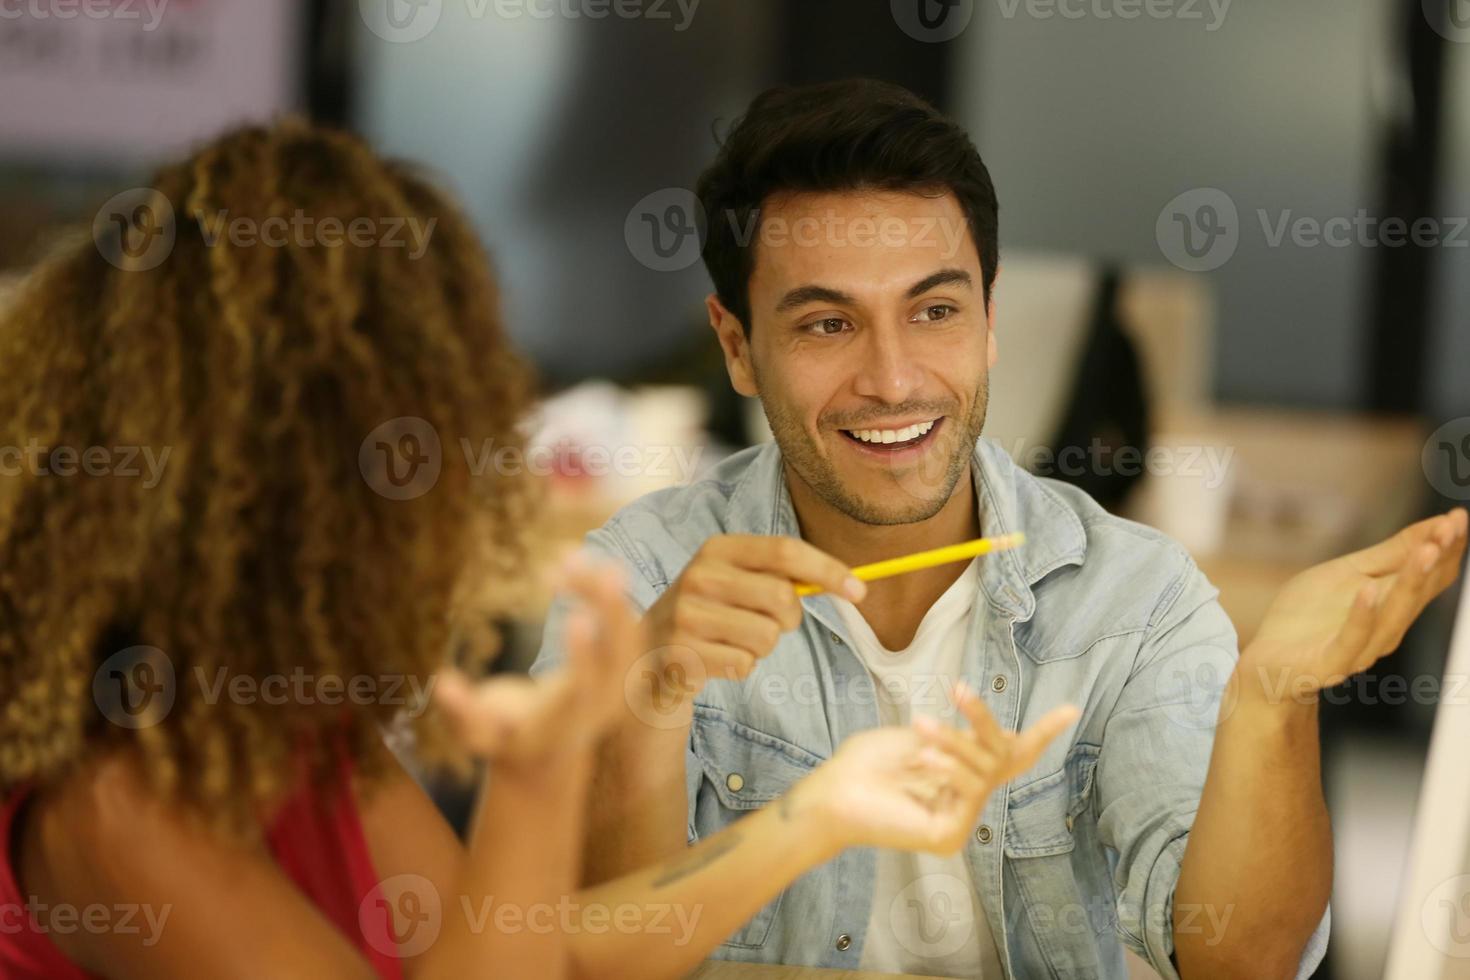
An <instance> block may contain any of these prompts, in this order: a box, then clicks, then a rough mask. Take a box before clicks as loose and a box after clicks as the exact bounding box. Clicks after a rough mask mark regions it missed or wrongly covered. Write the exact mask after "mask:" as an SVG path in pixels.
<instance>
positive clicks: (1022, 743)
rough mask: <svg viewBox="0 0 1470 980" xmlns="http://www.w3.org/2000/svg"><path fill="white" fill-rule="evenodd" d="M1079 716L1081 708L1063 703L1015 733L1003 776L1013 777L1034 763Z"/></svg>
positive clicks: (1080, 715)
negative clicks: (1018, 732)
mask: <svg viewBox="0 0 1470 980" xmlns="http://www.w3.org/2000/svg"><path fill="white" fill-rule="evenodd" d="M1081 717H1082V709H1080V708H1078V707H1077V706H1076V705H1071V704H1067V705H1063V706H1062V707H1060V708H1053V709H1051V710H1050V711H1048V712H1047V713H1046V714H1044V715H1042V717H1041V720H1040V721H1038V722H1037V723H1036V724H1034V725H1032V726H1031V727H1030V728H1028V729H1026V730H1025V731H1024V732H1021V733H1020V734H1019V735H1017V736H1016V741H1015V744H1014V745H1013V746H1012V749H1011V757H1010V760H1009V765H1008V766H1007V772H1006V773H1005V778H1006V779H1008V780H1009V779H1014V778H1015V777H1017V776H1019V775H1020V774H1021V773H1023V772H1025V771H1026V770H1027V769H1030V768H1031V767H1032V766H1034V765H1036V760H1037V759H1039V758H1041V753H1042V751H1043V750H1044V749H1045V748H1046V747H1047V746H1048V745H1050V744H1051V742H1052V740H1053V739H1055V738H1056V737H1057V736H1058V735H1060V734H1062V732H1065V731H1066V730H1067V729H1068V728H1071V727H1072V724H1073V723H1074V722H1075V721H1076V720H1077V719H1078V718H1081Z"/></svg>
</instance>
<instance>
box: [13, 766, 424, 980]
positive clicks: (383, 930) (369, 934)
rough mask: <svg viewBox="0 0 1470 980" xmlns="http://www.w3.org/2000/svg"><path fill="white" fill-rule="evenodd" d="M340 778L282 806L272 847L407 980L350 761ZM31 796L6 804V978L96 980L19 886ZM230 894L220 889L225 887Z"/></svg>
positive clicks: (313, 896)
mask: <svg viewBox="0 0 1470 980" xmlns="http://www.w3.org/2000/svg"><path fill="white" fill-rule="evenodd" d="M338 773H339V776H340V778H339V779H338V780H337V781H336V785H335V786H327V787H319V786H315V785H313V784H312V783H311V782H310V781H306V782H304V784H303V785H302V788H301V789H300V790H298V791H297V792H296V793H295V794H294V795H292V796H291V797H290V798H289V799H288V800H287V801H286V803H285V805H284V806H282V807H281V810H280V812H279V813H278V814H277V816H276V819H275V822H274V823H273V824H272V825H271V826H270V827H269V828H268V829H267V831H266V841H267V844H268V845H269V847H270V849H271V853H272V854H273V855H275V859H276V863H277V864H278V865H280V867H281V870H282V871H284V872H285V873H286V874H287V876H289V877H290V879H291V880H292V881H293V882H295V884H296V887H297V888H299V889H300V890H301V893H302V894H303V895H305V896H306V897H307V899H309V900H310V901H311V903H312V904H313V905H315V906H316V907H317V908H318V909H320V910H321V912H322V914H323V915H325V916H326V918H327V919H328V921H330V922H331V923H332V924H333V925H335V926H336V927H337V929H338V930H340V931H341V932H342V934H343V935H344V936H346V937H347V939H348V940H349V941H350V942H351V943H352V944H353V945H354V946H356V947H357V948H358V949H360V950H361V951H362V954H363V955H364V956H366V957H367V958H368V960H369V962H371V963H372V966H373V969H374V970H375V971H376V973H377V975H378V976H379V977H381V978H382V980H402V978H403V970H402V966H401V964H400V962H399V959H398V956H397V947H396V945H395V943H394V940H393V938H392V934H391V929H392V925H391V923H390V922H388V921H386V914H385V912H384V911H383V909H384V908H385V904H384V902H383V900H382V898H381V894H380V892H379V888H378V876H377V874H376V872H374V870H373V863H372V858H371V856H370V855H369V853H368V846H367V838H366V837H365V836H364V835H363V831H362V822H361V821H360V820H359V819H358V813H357V804H356V801H355V799H354V797H353V794H352V790H351V786H352V783H351V779H352V763H351V762H350V760H348V759H346V758H345V757H343V759H342V763H341V765H340V766H339V768H338ZM29 795H30V791H29V790H27V789H22V790H20V791H18V792H15V793H12V794H11V796H10V798H9V799H7V800H5V801H3V804H0V977H3V978H4V980H94V978H93V976H92V975H91V974H88V973H84V972H83V971H82V970H80V969H78V968H77V967H76V966H75V965H73V964H72V962H71V961H70V960H68V959H67V958H66V957H65V956H63V955H62V953H61V950H60V949H58V948H57V947H56V945H55V944H54V943H53V942H52V941H51V939H50V937H49V936H48V935H47V934H46V933H44V932H42V931H40V930H39V927H38V923H37V921H36V919H35V917H34V916H32V914H31V912H30V911H29V909H28V907H27V899H26V898H25V897H24V896H23V895H22V894H21V889H20V887H19V885H18V884H17V881H16V875H15V868H14V867H13V866H12V864H11V858H12V857H13V856H14V855H15V854H16V852H17V850H18V841H17V840H16V839H15V838H16V830H17V828H16V826H15V817H16V814H17V813H18V812H19V811H20V808H21V806H22V805H23V804H24V803H25V800H26V799H27V797H28V796H29ZM226 887H228V885H227V883H223V882H222V883H221V888H222V889H223V888H226ZM142 928H145V929H146V926H142ZM164 928H165V929H166V928H167V923H166V922H165V924H164Z"/></svg>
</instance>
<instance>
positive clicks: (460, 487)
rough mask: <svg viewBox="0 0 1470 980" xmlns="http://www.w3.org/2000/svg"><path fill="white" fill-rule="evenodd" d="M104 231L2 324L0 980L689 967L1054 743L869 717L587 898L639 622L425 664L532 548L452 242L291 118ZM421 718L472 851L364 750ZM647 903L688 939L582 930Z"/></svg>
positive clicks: (471, 245)
mask: <svg viewBox="0 0 1470 980" xmlns="http://www.w3.org/2000/svg"><path fill="white" fill-rule="evenodd" d="M405 227H407V228H410V229H415V230H416V231H417V232H419V233H421V239H420V240H419V241H418V242H417V243H416V244H417V245H418V246H419V247H417V248H412V247H404V246H405V245H408V244H409V243H408V242H406V241H404V239H403V236H402V235H401V231H402V229H403V228H405ZM394 230H397V232H398V233H399V234H398V235H397V237H396V239H395V240H396V241H397V243H398V244H396V245H395V244H394V243H393V242H392V241H390V238H394V234H393V232H394ZM94 239H95V240H87V241H81V242H77V243H74V244H71V245H70V246H68V247H66V248H64V249H62V250H61V251H60V252H59V253H58V254H57V255H55V256H53V257H52V258H51V259H50V260H48V261H47V262H45V263H44V264H43V265H42V266H41V267H40V268H38V269H37V270H36V271H35V272H34V273H33V274H32V275H31V276H30V277H29V279H28V280H27V281H26V282H25V283H24V285H23V286H22V288H21V289H20V291H19V293H18V295H17V296H15V298H14V302H13V305H12V306H10V308H9V309H8V311H7V312H6V313H5V315H4V316H3V318H0V364H3V365H4V372H5V373H4V380H3V383H0V430H3V431H0V446H6V447H13V449H14V450H15V451H14V452H11V451H10V450H7V451H6V454H7V455H6V458H5V459H0V464H5V465H4V466H3V471H4V472H3V475H0V841H3V842H4V843H5V848H4V850H3V852H0V975H3V976H5V977H7V978H32V977H61V978H67V977H91V976H106V977H183V976H190V977H192V976H198V975H208V976H234V975H240V976H261V975H265V976H280V975H292V976H295V975H303V976H305V975H321V976H333V977H347V976H364V977H367V976H378V977H400V976H412V977H427V976H444V975H452V976H460V975H463V974H464V973H465V971H467V970H471V969H478V970H479V971H480V972H481V975H490V976H509V977H516V978H522V977H526V978H541V977H547V978H553V977H559V976H564V975H572V974H574V975H578V976H588V977H599V978H601V977H617V976H628V977H633V976H636V977H640V978H645V977H652V976H677V975H680V974H682V973H683V972H685V971H687V970H688V969H689V968H691V967H692V966H693V965H694V964H696V963H697V962H698V961H699V960H700V959H702V958H703V957H704V955H706V954H707V953H708V951H710V950H712V949H713V948H714V947H715V946H716V945H718V944H719V943H720V942H721V941H722V940H723V939H724V938H725V937H726V936H727V935H728V934H729V933H730V932H732V931H733V930H734V929H735V928H736V927H738V926H739V924H740V923H741V922H743V921H744V920H746V919H748V918H749V917H750V916H752V915H753V914H755V913H756V912H757V911H758V910H759V909H760V908H761V906H762V905H764V904H765V903H766V902H768V901H770V900H771V899H772V898H773V897H774V896H775V895H776V894H777V893H778V892H779V891H780V889H781V888H782V887H784V886H785V884H787V883H788V882H789V881H791V880H792V879H794V878H795V877H796V876H797V875H799V874H801V873H802V872H804V871H805V870H807V869H808V868H810V867H813V866H814V865H816V864H818V863H820V862H822V861H825V860H828V859H829V858H831V857H833V856H834V855H835V854H836V853H837V852H838V851H840V850H841V849H842V848H843V847H846V846H851V845H867V846H891V847H907V848H916V849H918V848H923V849H937V850H944V851H953V850H954V849H956V848H958V847H959V846H960V843H961V841H962V840H963V839H964V837H965V835H966V834H967V833H968V831H969V828H970V826H971V824H972V823H973V821H974V819H975V816H976V814H977V813H978V810H979V808H980V806H981V805H983V802H984V799H985V797H986V795H987V794H988V792H989V790H990V789H991V788H992V787H993V786H994V785H996V784H997V783H998V782H1000V781H1003V780H1004V778H1007V776H1008V774H1009V773H1010V772H1012V771H1019V769H1020V768H1024V767H1025V766H1027V765H1029V763H1030V761H1031V760H1033V759H1034V758H1035V755H1036V754H1037V753H1038V752H1039V751H1040V748H1041V747H1042V745H1044V744H1045V742H1046V741H1047V740H1048V739H1049V738H1050V737H1051V735H1054V734H1055V731H1054V730H1053V731H1047V732H1032V733H1028V734H1027V735H1023V736H1012V735H1010V734H1008V733H1001V735H997V736H994V738H995V739H999V741H995V742H994V744H991V745H989V746H988V749H989V750H990V751H989V753H988V754H987V753H986V752H985V751H982V744H981V743H982V741H983V740H982V737H981V736H978V735H972V733H969V732H966V733H964V734H963V735H962V734H961V733H958V732H956V731H953V730H942V731H940V730H936V731H925V732H918V731H915V730H910V729H885V730H878V731H875V732H870V733H865V734H864V735H862V736H859V737H856V738H854V739H851V740H849V742H848V743H846V744H845V745H844V746H843V747H842V749H841V750H840V751H839V752H838V753H836V755H835V756H834V758H833V759H832V760H830V761H829V762H828V763H826V764H825V765H823V766H821V767H819V768H818V769H817V770H816V771H815V772H813V773H812V774H811V775H810V776H808V777H807V778H806V779H804V780H802V781H801V782H799V783H797V784H796V786H795V787H794V788H793V789H792V790H791V791H790V792H788V794H787V795H786V796H785V797H784V798H783V799H782V800H781V801H780V805H779V806H771V807H768V808H766V809H765V810H762V811H760V812H758V813H756V814H753V815H752V816H751V817H750V818H749V819H747V820H745V821H742V822H741V825H740V826H739V827H732V828H731V829H730V830H728V831H726V832H725V833H723V834H720V835H718V836H716V837H712V838H710V839H708V840H705V841H702V842H701V843H700V844H699V845H698V846H696V847H694V848H691V849H690V851H689V853H688V854H687V855H682V856H681V857H680V858H679V859H678V860H675V861H672V862H669V863H667V864H665V865H662V866H660V867H655V868H650V869H648V870H646V871H645V872H641V873H639V874H635V875H632V876H630V877H628V878H625V879H622V880H619V881H614V882H611V883H609V884H604V885H601V886H598V887H597V888H596V889H592V890H588V891H583V892H577V891H576V876H577V872H578V868H579V865H580V842H581V837H582V832H583V826H582V815H583V812H584V810H585V807H586V787H587V783H588V778H589V772H590V767H591V765H592V759H593V752H592V749H593V746H594V744H595V742H596V740H597V739H598V738H599V737H600V736H601V735H602V734H603V733H604V732H605V730H606V729H607V727H608V725H609V723H610V722H611V720H612V719H613V717H614V715H615V714H616V713H617V712H618V711H626V710H627V707H626V704H625V703H624V701H623V689H624V687H623V680H624V677H625V676H626V675H627V672H628V671H629V670H630V669H632V667H633V665H634V661H635V659H636V658H637V657H638V656H639V654H640V652H641V649H640V633H639V626H638V624H637V623H636V622H635V621H634V619H633V615H632V612H631V610H630V609H629V608H628V606H627V604H626V603H625V601H624V599H623V593H622V584H621V582H620V580H619V577H618V575H617V574H616V573H615V572H612V571H611V570H607V569H597V568H592V567H587V566H585V565H579V564H576V563H572V564H571V565H570V566H569V567H568V568H567V569H566V570H565V571H564V573H563V579H562V585H563V586H564V587H565V588H567V589H568V590H569V592H570V593H571V594H572V595H573V596H574V598H576V599H578V600H580V602H579V607H578V612H577V614H576V616H574V618H573V619H572V620H571V621H570V623H569V627H568V629H567V632H566V636H565V639H564V642H565V644H566V646H567V663H566V666H565V667H563V668H562V669H561V670H560V671H559V672H557V673H553V674H551V675H549V676H546V677H542V678H540V679H537V680H535V681H532V680H529V679H524V678H515V679H505V680H494V681H490V682H485V683H482V684H480V685H478V686H471V685H470V684H469V683H468V682H466V681H465V680H464V679H463V678H462V677H460V676H459V675H457V674H455V673H453V672H452V671H449V672H443V671H442V668H444V667H446V666H447V663H446V651H447V650H448V649H449V647H450V646H452V644H451V642H450V640H451V629H452V623H453V620H454V616H453V615H452V610H454V609H455V608H458V607H459V606H462V605H463V604H464V603H465V602H466V601H467V600H466V599H465V598H464V597H465V596H468V595H471V594H477V593H479V592H481V591H483V590H484V589H485V588H486V583H487V582H493V581H496V580H497V579H499V580H501V581H504V580H506V579H507V578H508V577H509V576H511V575H513V574H514V573H515V571H516V569H517V566H518V565H519V564H520V563H521V560H522V558H523V557H524V555H523V552H522V550H521V549H520V547H519V546H518V544H517V537H516V533H515V532H516V530H517V527H518V526H519V525H520V524H521V523H523V516H522V515H523V514H524V512H525V503H526V498H527V493H526V489H525V487H524V486H522V485H521V484H520V483H519V482H518V481H516V480H514V479H512V478H510V477H508V476H505V475H503V474H502V475H496V474H477V473H476V472H474V471H473V469H472V467H471V466H470V465H469V463H468V461H467V460H466V459H465V458H463V454H459V453H455V452H452V451H449V450H450V447H453V446H456V445H458V444H459V440H460V439H461V438H466V439H470V440H483V439H484V438H486V437H493V438H495V439H496V440H498V442H499V443H500V444H505V443H507V442H513V441H514V439H515V434H516V424H517V421H518V419H519V417H520V415H521V412H522V411H523V409H524V408H525V407H526V401H527V385H526V384H525V383H524V382H523V381H522V378H523V377H524V371H523V367H522V365H521V363H520V362H519V361H518V360H517V358H516V357H515V356H514V355H513V354H512V352H511V351H510V349H509V348H508V345H507V341H506V337H505V332H504V330H503V328H502V325H501V324H500V322H499V319H498V313H497V308H498V304H497V297H496V291H495V287H494V284H493V282H492V279H491V275H490V273H489V270H488V264H487V262H486V259H485V256H484V254H483V252H482V250H481V248H480V246H479V244H478V242H477V240H476V237H475V235H474V233H473V231H472V230H471V228H470V226H469V225H468V223H467V222H466V221H465V219H464V218H463V217H462V216H461V215H460V213H459V212H458V211H457V210H456V208H455V207H454V206H453V205H452V204H450V203H449V202H448V201H447V200H446V198H445V197H444V196H443V195H442V194H441V193H440V192H439V191H437V190H436V189H434V188H433V187H432V186H431V185H430V183H428V182H427V181H426V180H424V179H422V178H421V177H420V176H418V175H416V174H415V173H414V172H413V171H411V170H410V169H408V168H406V167H404V166H401V165H399V164H394V163H387V162H384V161H382V160H380V159H379V158H378V157H376V156H375V155H374V154H373V153H372V152H371V151H370V150H369V149H368V148H367V147H366V146H365V145H364V144H362V143H361V142H360V141H358V140H357V139H356V138H354V137H352V136H349V135H346V134H343V133H338V132H333V131H326V130H321V129H317V128H313V127H310V126H307V125H305V124H302V123H296V122H287V123H284V124H281V125H277V126H272V127H252V128H246V129H242V130H239V131H236V132H233V133H230V134H227V135H226V136H224V137H222V138H220V139H218V140H216V141H215V142H213V143H211V144H209V145H207V146H205V147H204V148H203V149H201V150H200V151H198V152H197V153H196V154H194V155H193V156H192V157H191V158H190V159H188V160H186V161H183V162H181V163H179V164H177V165H174V166H170V167H168V168H166V169H164V170H163V171H162V172H161V173H159V174H158V175H157V176H156V178H155V179H154V181H153V182H152V185H151V189H150V192H149V193H148V194H147V195H145V196H144V197H142V198H140V199H139V201H138V206H137V207H136V208H134V209H133V210H132V212H131V214H130V216H124V220H121V221H118V222H116V223H115V225H114V226H113V227H107V226H101V227H99V228H98V229H97V230H96V233H95V235H94ZM160 250H161V251H160ZM435 442H438V443H439V445H438V446H437V447H436V446H435V445H433V443H435ZM22 447H24V448H22ZM140 456H141V457H142V458H146V459H148V460H150V461H151V463H150V466H149V468H148V472H147V474H146V478H145V477H144V476H143V475H142V470H141V468H140V467H139V466H138V465H137V464H136V462H135V463H134V465H133V467H132V468H131V469H130V468H129V467H128V466H127V465H125V464H126V461H127V460H128V459H130V458H131V459H133V460H136V458H138V457H140ZM400 457H401V458H400ZM400 464H402V465H403V466H408V467H409V470H408V475H407V477H405V476H404V471H403V470H402V469H400ZM420 465H423V466H427V467H429V471H430V475H431V476H433V477H434V478H433V479H427V478H426V479H421V480H420V479H418V478H417V476H416V475H415V474H416V473H417V472H418V470H417V468H418V467H419V466H420ZM405 481H407V482H405ZM410 484H411V485H410ZM844 574H845V571H844ZM431 687H434V694H435V697H434V698H433V702H434V703H433V704H432V705H431V704H429V698H427V697H426V695H425V692H426V691H428V690H429V689H430V688H431ZM404 692H412V695H413V696H411V697H408V698H406V699H405V697H404V696H403V695H404ZM967 705H968V711H969V713H970V714H971V715H972V716H973V717H975V718H979V717H980V715H979V714H978V712H980V711H982V710H983V709H981V708H979V707H978V704H977V703H976V701H975V699H974V698H970V699H969V700H968V701H967ZM405 709H407V710H405ZM404 716H410V717H416V718H418V719H419V722H420V723H419V724H418V726H417V736H418V745H419V747H420V749H421V750H422V751H424V752H425V753H427V754H429V755H430V756H431V757H439V758H446V757H453V756H454V753H455V751H456V749H459V750H466V749H467V750H468V751H469V752H470V753H473V754H475V755H478V756H480V757H481V758H483V759H485V760H486V761H487V767H486V771H487V775H486V779H487V791H486V792H485V794H484V796H483V800H484V802H483V805H482V806H481V808H480V810H479V812H478V813H477V815H476V818H475V820H474V822H473V826H472V827H471V829H470V834H469V841H468V845H467V846H466V845H461V843H460V842H459V841H458V840H457V839H456V838H455V836H454V834H453V832H452V831H451V830H450V828H449V827H448V825H447V824H446V823H445V822H444V821H443V819H442V818H441V817H440V815H439V814H438V812H437V811H436V809H435V808H434V806H433V805H432V803H431V802H430V801H429V799H428V798H427V796H425V795H424V793H423V792H422V791H421V790H420V788H419V787H418V785H417V784H416V783H415V782H414V781H413V779H412V778H411V777H410V776H409V775H408V774H407V773H406V772H405V771H404V770H403V769H402V768H401V767H400V766H399V764H398V763H397V761H396V760H395V758H394V756H393V754H392V753H390V752H389V751H388V750H387V749H386V748H385V744H384V733H385V730H387V729H388V728H389V727H390V726H391V725H393V724H394V723H395V721H398V720H401V719H402V718H403V717H404ZM1064 722H1065V719H1062V721H1061V723H1064ZM978 727H979V726H978V725H977V728H978ZM1057 727H1060V724H1059V725H1058V726H1057ZM992 728H993V726H992ZM987 737H989V736H987ZM654 905H658V906H661V907H665V908H666V909H675V910H684V911H685V912H687V913H688V914H687V915H686V916H685V918H684V922H685V924H686V926H687V928H686V929H685V930H683V931H682V932H679V931H669V930H660V929H654V928H652V927H648V928H639V927H633V928H629V929H607V928H604V929H597V928H593V927H592V926H591V925H589V923H590V922H591V921H592V917H593V916H594V915H599V914H600V915H605V914H606V913H608V912H609V910H614V909H619V910H621V909H628V908H634V907H636V908H640V909H647V908H649V907H651V906H654ZM505 908H510V909H512V910H513V911H514V912H515V913H517V914H516V916H514V921H511V920H510V919H508V918H506V917H505V916H503V915H501V914H499V910H503V909H505ZM482 912H484V913H488V915H487V914H482ZM552 913H554V914H552ZM584 926H585V927H584Z"/></svg>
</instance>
